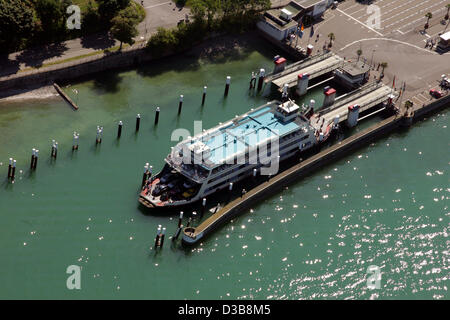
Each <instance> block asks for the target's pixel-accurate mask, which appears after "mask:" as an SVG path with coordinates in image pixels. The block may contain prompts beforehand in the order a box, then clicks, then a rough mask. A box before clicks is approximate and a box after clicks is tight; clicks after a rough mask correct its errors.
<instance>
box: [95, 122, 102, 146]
mask: <svg viewBox="0 0 450 320" xmlns="http://www.w3.org/2000/svg"><path fill="white" fill-rule="evenodd" d="M102 135H103V127H100V126H97V138H96V139H95V144H100V143H102Z"/></svg>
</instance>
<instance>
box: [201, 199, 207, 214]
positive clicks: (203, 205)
mask: <svg viewBox="0 0 450 320" xmlns="http://www.w3.org/2000/svg"><path fill="white" fill-rule="evenodd" d="M205 208H206V198H203V200H202V210H201V211H200V217H203V214H204V213H205Z"/></svg>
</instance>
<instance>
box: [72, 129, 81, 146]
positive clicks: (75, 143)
mask: <svg viewBox="0 0 450 320" xmlns="http://www.w3.org/2000/svg"><path fill="white" fill-rule="evenodd" d="M79 138H80V135H79V134H78V133H77V132H76V131H74V133H73V145H72V151H74V150H78V139H79Z"/></svg>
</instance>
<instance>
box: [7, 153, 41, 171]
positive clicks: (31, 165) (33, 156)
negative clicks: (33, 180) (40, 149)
mask: <svg viewBox="0 0 450 320" xmlns="http://www.w3.org/2000/svg"><path fill="white" fill-rule="evenodd" d="M35 157H36V149H35V148H33V149H32V150H31V162H30V169H31V170H33V168H34V158H35ZM10 160H12V159H10Z"/></svg>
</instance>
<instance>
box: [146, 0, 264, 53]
mask: <svg viewBox="0 0 450 320" xmlns="http://www.w3.org/2000/svg"><path fill="white" fill-rule="evenodd" d="M186 5H188V6H190V8H191V13H192V17H193V21H190V22H188V23H181V24H180V25H178V27H176V28H173V29H164V28H159V29H158V32H157V33H156V34H155V35H153V36H152V37H151V38H150V40H149V42H148V44H147V48H148V49H149V51H150V53H151V54H152V55H154V56H160V55H162V54H164V53H166V52H177V51H181V50H184V49H186V48H188V47H190V46H192V45H193V44H194V43H195V42H197V41H199V40H201V39H204V38H205V37H207V36H208V35H210V34H212V33H223V32H227V33H228V32H233V33H237V32H243V31H246V30H248V29H251V28H253V27H254V25H255V23H256V21H257V19H258V18H259V15H260V13H261V11H264V10H266V9H268V8H269V7H270V0H188V1H187V2H186Z"/></svg>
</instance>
